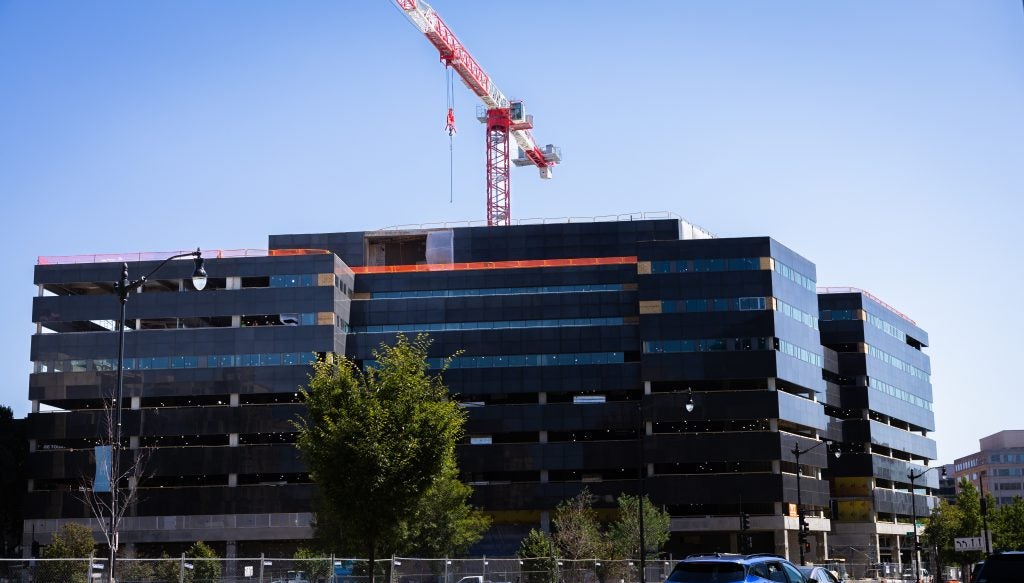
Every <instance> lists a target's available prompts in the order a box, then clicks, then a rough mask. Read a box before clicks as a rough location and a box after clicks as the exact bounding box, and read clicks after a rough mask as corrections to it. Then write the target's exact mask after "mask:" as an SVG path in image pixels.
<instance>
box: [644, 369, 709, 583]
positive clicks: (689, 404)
mask: <svg viewBox="0 0 1024 583" xmlns="http://www.w3.org/2000/svg"><path fill="white" fill-rule="evenodd" d="M686 395H687V398H686V405H685V407H686V412H687V413H693V409H694V407H695V405H694V403H693V389H692V388H691V389H686ZM636 411H637V417H639V418H640V433H639V434H637V438H636V441H637V447H638V449H639V450H640V456H639V457H640V482H639V490H640V496H638V497H637V509H638V511H637V512H638V515H637V523H638V526H639V527H640V583H647V572H646V568H647V539H646V537H645V535H644V496H646V495H647V481H646V474H647V455H646V452H644V436H645V434H646V433H647V423H646V421H645V420H644V402H643V400H642V399H641V400H640V401H639V402H637V404H636Z"/></svg>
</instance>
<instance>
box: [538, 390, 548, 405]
mask: <svg viewBox="0 0 1024 583" xmlns="http://www.w3.org/2000/svg"><path fill="white" fill-rule="evenodd" d="M537 402H538V403H540V404H541V405H546V404H547V402H548V394H547V393H546V392H543V391H541V392H540V393H537Z"/></svg>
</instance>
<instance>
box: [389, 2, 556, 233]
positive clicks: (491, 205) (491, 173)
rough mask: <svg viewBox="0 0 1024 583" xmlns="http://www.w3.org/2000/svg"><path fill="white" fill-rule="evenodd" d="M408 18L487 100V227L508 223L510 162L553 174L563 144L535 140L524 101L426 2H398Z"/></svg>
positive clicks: (484, 118)
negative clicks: (505, 89) (506, 89)
mask: <svg viewBox="0 0 1024 583" xmlns="http://www.w3.org/2000/svg"><path fill="white" fill-rule="evenodd" d="M394 2H395V4H396V5H397V6H398V8H399V9H401V11H402V13H403V14H405V16H406V18H408V19H409V21H410V22H412V24H413V25H414V26H415V27H416V28H417V30H419V31H420V32H421V33H423V34H424V36H426V37H427V40H429V41H430V43H431V44H433V45H434V47H435V48H437V50H438V53H440V57H441V62H442V63H444V64H445V66H447V67H451V68H452V70H454V71H455V72H456V73H458V75H459V77H460V78H461V79H462V82H463V83H465V85H466V87H468V88H469V90H470V91H472V92H473V93H475V94H476V95H477V97H479V98H480V100H481V101H483V104H484V108H483V110H482V111H480V112H479V113H478V115H477V119H478V120H480V121H481V122H482V123H483V124H484V127H485V143H486V153H487V225H488V226H496V225H508V224H509V219H510V218H511V200H510V189H509V168H510V162H511V163H512V164H515V165H516V166H530V165H533V166H536V167H537V169H538V170H539V171H540V177H541V178H545V179H547V178H551V167H552V166H554V165H555V164H558V163H559V162H561V161H562V152H561V150H560V149H559V148H557V147H555V146H552V145H551V144H548V145H546V146H544V148H543V149H542V148H540V147H539V146H538V145H537V144H536V142H535V141H534V140H533V134H532V133H531V131H530V130H531V129H533V116H532V115H527V114H526V108H525V107H524V106H523V102H522V101H515V100H513V101H509V99H508V98H507V97H505V94H504V93H502V92H501V90H500V89H498V86H497V85H495V84H494V82H493V81H492V80H491V78H490V76H489V75H487V73H486V72H485V71H484V69H483V67H481V66H480V64H479V63H477V62H476V59H474V58H473V56H472V55H471V54H469V51H468V50H466V47H465V46H464V45H463V44H462V42H461V41H459V39H458V37H456V36H455V33H453V32H452V30H451V28H449V27H448V25H447V24H445V22H444V20H442V19H441V17H440V16H438V14H437V12H436V11H435V10H434V9H433V8H431V7H430V5H429V4H427V3H426V2H422V1H420V0H394ZM509 136H511V137H512V139H514V140H515V142H516V145H517V146H518V147H519V156H518V157H517V158H515V159H512V158H511V156H510V155H509Z"/></svg>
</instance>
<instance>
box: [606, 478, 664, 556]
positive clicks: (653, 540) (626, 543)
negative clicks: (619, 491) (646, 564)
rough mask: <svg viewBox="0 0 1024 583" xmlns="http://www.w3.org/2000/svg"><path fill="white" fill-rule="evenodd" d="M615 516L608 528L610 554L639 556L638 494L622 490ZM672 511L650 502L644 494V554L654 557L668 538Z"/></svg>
mask: <svg viewBox="0 0 1024 583" xmlns="http://www.w3.org/2000/svg"><path fill="white" fill-rule="evenodd" d="M618 504H619V516H618V519H617V520H616V521H615V522H613V523H612V524H611V526H610V527H609V528H608V537H609V541H610V543H611V548H612V558H615V559H631V558H636V557H639V556H640V552H639V551H640V512H639V507H638V505H639V497H638V496H630V495H629V494H623V495H621V496H619V499H618ZM671 521H672V517H671V515H670V514H669V513H668V512H666V511H665V510H663V509H661V508H658V507H657V506H655V505H653V504H651V501H650V499H649V498H647V496H644V546H645V547H647V548H645V549H644V556H645V557H647V558H655V557H657V556H658V553H659V552H660V551H661V548H662V547H663V546H665V543H666V542H668V539H669V532H670V531H669V529H670V528H671Z"/></svg>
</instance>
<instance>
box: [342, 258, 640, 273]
mask: <svg viewBox="0 0 1024 583" xmlns="http://www.w3.org/2000/svg"><path fill="white" fill-rule="evenodd" d="M635 263H636V256H632V257H580V258H573V259H521V260H516V261H477V262H472V263H424V264H420V265H369V266H365V267H353V268H352V271H353V272H354V273H356V274H363V273H413V272H419V271H462V270H472V269H530V268H537V267H580V266H586V265H628V264H635Z"/></svg>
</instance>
